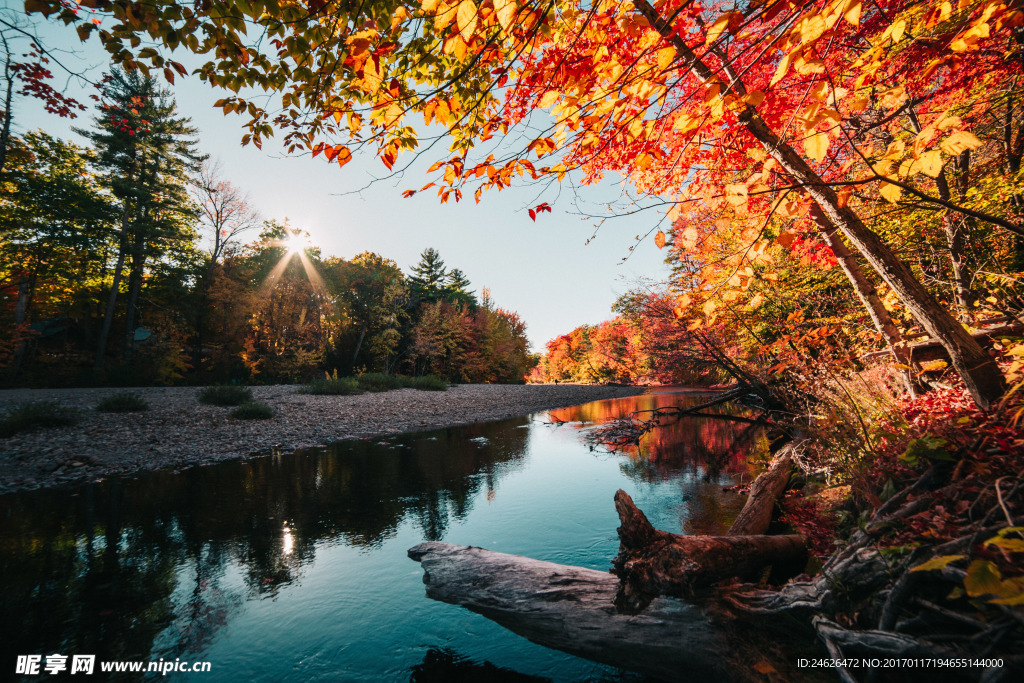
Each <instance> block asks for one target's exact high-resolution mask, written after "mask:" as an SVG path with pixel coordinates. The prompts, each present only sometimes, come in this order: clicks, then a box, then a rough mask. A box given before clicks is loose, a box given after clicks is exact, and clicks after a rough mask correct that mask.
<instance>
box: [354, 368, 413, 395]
mask: <svg viewBox="0 0 1024 683" xmlns="http://www.w3.org/2000/svg"><path fill="white" fill-rule="evenodd" d="M356 381H357V382H358V383H359V388H360V389H362V390H363V391H391V390H392V389H401V388H402V380H400V379H399V378H397V377H395V376H394V375H385V374H384V373H383V372H370V373H367V374H365V375H359V376H358V377H356Z"/></svg>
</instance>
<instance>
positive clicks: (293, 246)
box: [284, 234, 306, 255]
mask: <svg viewBox="0 0 1024 683" xmlns="http://www.w3.org/2000/svg"><path fill="white" fill-rule="evenodd" d="M284 246H285V249H286V250H287V253H288V255H291V254H298V253H299V252H300V251H302V250H303V249H305V248H306V240H304V239H302V238H301V237H299V236H298V235H296V234H292V235H288V237H287V238H285V240H284Z"/></svg>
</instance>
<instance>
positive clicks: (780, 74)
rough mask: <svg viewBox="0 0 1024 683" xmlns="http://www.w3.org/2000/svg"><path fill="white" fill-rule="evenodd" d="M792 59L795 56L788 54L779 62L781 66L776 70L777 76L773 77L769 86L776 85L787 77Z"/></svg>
mask: <svg viewBox="0 0 1024 683" xmlns="http://www.w3.org/2000/svg"><path fill="white" fill-rule="evenodd" d="M792 59H793V55H791V54H788V55H784V56H783V57H782V59H780V60H779V66H778V67H777V68H776V69H775V75H774V76H772V82H771V83H770V84H769V85H775V84H776V83H778V82H779V81H781V80H782V79H783V78H784V77H785V76H786V72H787V71H789V63H790V61H792Z"/></svg>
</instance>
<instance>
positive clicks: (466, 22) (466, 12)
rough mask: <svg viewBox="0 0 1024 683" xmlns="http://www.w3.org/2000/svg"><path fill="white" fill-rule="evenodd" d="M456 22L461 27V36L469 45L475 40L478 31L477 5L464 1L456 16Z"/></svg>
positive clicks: (470, 1)
mask: <svg viewBox="0 0 1024 683" xmlns="http://www.w3.org/2000/svg"><path fill="white" fill-rule="evenodd" d="M455 21H456V23H457V24H458V26H459V34H460V35H461V36H462V39H463V40H465V41H466V42H467V43H468V42H469V41H470V40H472V39H473V33H474V32H475V31H476V5H475V4H474V3H473V0H462V2H460V3H459V9H458V11H457V12H456V15H455Z"/></svg>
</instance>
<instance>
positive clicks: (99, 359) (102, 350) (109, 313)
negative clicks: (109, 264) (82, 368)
mask: <svg viewBox="0 0 1024 683" xmlns="http://www.w3.org/2000/svg"><path fill="white" fill-rule="evenodd" d="M126 212H127V207H126ZM124 229H126V228H122V230H124ZM127 251H128V248H127V244H126V239H125V237H124V235H123V234H122V237H121V245H120V246H119V247H118V249H117V263H116V264H115V265H114V282H113V284H111V286H110V295H109V296H108V297H107V308H106V311H105V313H104V314H103V327H101V328H100V338H99V340H98V341H97V342H96V362H95V367H96V369H97V370H99V369H100V368H102V367H103V357H104V356H105V355H106V353H107V339H108V338H109V337H110V326H111V324H112V323H113V321H114V306H115V305H116V304H117V292H118V290H119V289H120V288H121V271H122V270H124V260H125V256H126V252H127Z"/></svg>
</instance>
